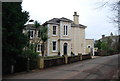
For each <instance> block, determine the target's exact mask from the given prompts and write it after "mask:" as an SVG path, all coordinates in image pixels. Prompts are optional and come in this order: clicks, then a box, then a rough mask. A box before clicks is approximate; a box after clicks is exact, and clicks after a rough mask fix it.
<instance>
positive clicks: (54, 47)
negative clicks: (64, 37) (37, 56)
mask: <svg viewBox="0 0 120 81" xmlns="http://www.w3.org/2000/svg"><path fill="white" fill-rule="evenodd" d="M53 51H56V41H53Z"/></svg>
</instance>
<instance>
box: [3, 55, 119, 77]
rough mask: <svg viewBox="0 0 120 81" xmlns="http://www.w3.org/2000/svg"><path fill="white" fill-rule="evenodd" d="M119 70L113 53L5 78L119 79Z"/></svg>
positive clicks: (116, 58) (116, 56)
mask: <svg viewBox="0 0 120 81" xmlns="http://www.w3.org/2000/svg"><path fill="white" fill-rule="evenodd" d="M119 63H120V62H119ZM118 72H119V69H118V55H112V56H105V57H97V58H94V59H89V60H84V61H80V62H76V63H72V64H67V65H61V66H57V67H52V68H48V69H44V70H38V71H34V72H30V73H22V74H17V75H11V76H6V77H3V79H118Z"/></svg>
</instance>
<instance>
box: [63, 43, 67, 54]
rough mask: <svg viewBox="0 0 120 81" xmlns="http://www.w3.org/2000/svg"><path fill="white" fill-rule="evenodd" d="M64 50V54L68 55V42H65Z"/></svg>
mask: <svg viewBox="0 0 120 81" xmlns="http://www.w3.org/2000/svg"><path fill="white" fill-rule="evenodd" d="M63 52H64V53H63V54H64V55H67V43H64V45H63Z"/></svg>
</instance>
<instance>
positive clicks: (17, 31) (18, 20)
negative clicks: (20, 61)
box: [2, 2, 29, 72]
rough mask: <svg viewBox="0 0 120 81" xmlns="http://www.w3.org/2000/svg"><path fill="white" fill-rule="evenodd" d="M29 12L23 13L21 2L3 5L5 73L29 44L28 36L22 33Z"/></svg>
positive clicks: (4, 3)
mask: <svg viewBox="0 0 120 81" xmlns="http://www.w3.org/2000/svg"><path fill="white" fill-rule="evenodd" d="M28 18H29V16H28V12H26V11H22V7H21V2H3V3H2V21H3V22H2V41H3V42H2V57H3V72H4V71H6V68H7V67H8V66H9V64H13V63H14V61H13V60H15V59H16V57H17V56H18V55H20V54H21V53H22V50H23V47H25V45H26V44H27V41H28V39H27V36H26V35H24V34H23V33H22V31H23V28H24V24H25V23H26V22H27V21H28Z"/></svg>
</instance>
